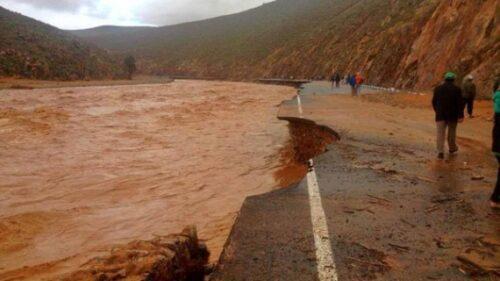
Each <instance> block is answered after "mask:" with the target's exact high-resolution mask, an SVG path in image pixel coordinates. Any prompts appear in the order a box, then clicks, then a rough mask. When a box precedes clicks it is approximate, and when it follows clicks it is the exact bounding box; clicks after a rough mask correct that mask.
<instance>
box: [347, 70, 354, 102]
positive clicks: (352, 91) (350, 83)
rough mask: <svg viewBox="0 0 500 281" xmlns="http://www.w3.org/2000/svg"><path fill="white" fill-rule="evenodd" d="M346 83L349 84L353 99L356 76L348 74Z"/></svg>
mask: <svg viewBox="0 0 500 281" xmlns="http://www.w3.org/2000/svg"><path fill="white" fill-rule="evenodd" d="M347 83H349V85H350V86H351V95H352V96H353V97H355V96H356V76H355V75H351V74H349V79H348V81H347Z"/></svg>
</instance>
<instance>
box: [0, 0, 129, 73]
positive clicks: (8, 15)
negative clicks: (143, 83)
mask: <svg viewBox="0 0 500 281" xmlns="http://www.w3.org/2000/svg"><path fill="white" fill-rule="evenodd" d="M117 62H119V61H118V60H115V59H113V58H112V57H111V56H110V54H108V52H106V51H104V50H101V49H99V48H97V47H94V46H92V45H90V44H88V43H84V42H82V40H81V39H79V38H77V37H75V36H73V35H71V34H70V33H67V32H65V31H62V30H59V29H57V28H55V27H52V26H50V25H47V24H44V23H42V22H39V21H36V20H33V19H31V18H28V17H25V16H23V15H21V14H18V13H14V12H11V11H9V10H6V9H4V8H2V7H0V76H20V77H26V78H34V79H58V80H76V79H105V78H114V77H116V76H118V75H120V72H121V65H120V64H118V63H117Z"/></svg>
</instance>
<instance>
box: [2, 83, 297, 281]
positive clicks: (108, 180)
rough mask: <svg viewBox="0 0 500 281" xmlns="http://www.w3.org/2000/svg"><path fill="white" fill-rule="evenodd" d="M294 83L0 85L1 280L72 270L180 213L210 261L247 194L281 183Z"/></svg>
mask: <svg viewBox="0 0 500 281" xmlns="http://www.w3.org/2000/svg"><path fill="white" fill-rule="evenodd" d="M294 94H295V90H294V89H292V88H286V87H276V86H264V85H254V84H243V83H226V82H203V81H196V82H195V81H179V82H174V83H171V84H168V85H138V86H116V87H85V88H65V89H36V90H4V91H2V92H1V99H2V105H1V107H0V151H1V152H0V205H1V208H0V232H1V234H0V237H1V238H0V279H10V278H14V279H15V278H18V279H26V280H39V279H40V278H43V277H53V276H55V275H58V274H62V273H68V272H73V271H74V270H75V269H77V268H78V267H79V266H80V265H82V264H84V263H85V262H86V261H88V260H89V259H91V258H93V257H96V256H101V255H103V254H105V253H107V252H108V250H109V249H111V248H112V247H113V246H114V245H118V244H126V243H129V242H130V241H134V240H150V239H152V238H153V236H154V235H167V234H169V233H178V232H179V231H180V230H181V229H182V228H183V227H184V226H186V225H188V224H193V225H196V226H197V227H198V230H199V237H200V239H202V240H204V241H205V242H206V244H207V246H208V248H209V249H210V251H211V253H212V254H211V259H212V261H215V260H216V259H217V258H218V256H219V254H220V251H221V248H222V246H223V244H224V242H225V240H226V237H227V235H228V233H229V231H230V228H231V225H232V222H233V220H234V218H235V216H236V213H237V212H238V210H239V209H240V206H241V204H242V202H243V200H244V198H245V197H246V196H249V195H255V194H260V193H264V192H267V191H269V190H272V189H273V188H278V186H279V183H278V182H277V181H276V180H275V178H274V173H275V172H276V171H277V170H279V168H280V167H281V165H282V164H283V163H282V162H280V153H281V150H282V149H283V147H284V145H285V144H286V143H287V141H288V139H289V133H288V128H287V123H286V122H283V121H279V120H276V112H277V108H276V106H277V105H278V104H279V103H280V102H281V101H282V100H285V99H288V98H290V97H291V96H292V95H294ZM21 269H22V270H21Z"/></svg>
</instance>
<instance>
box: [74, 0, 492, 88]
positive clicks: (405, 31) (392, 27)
mask: <svg viewBox="0 0 500 281" xmlns="http://www.w3.org/2000/svg"><path fill="white" fill-rule="evenodd" d="M498 9H499V8H498V1H497V0H484V1H464V0H446V1H440V0H411V1H408V0H404V1H403V0H362V1H357V0H277V1H275V2H271V3H268V4H265V5H263V6H261V7H258V8H255V9H252V10H249V11H246V12H243V13H239V14H235V15H230V16H224V17H219V18H215V19H210V20H205V21H200V22H193V23H187V24H181V25H175V26H167V27H159V28H140V29H138V28H126V27H125V28H124V27H122V28H118V27H101V28H97V29H91V30H84V31H77V32H75V34H76V35H78V36H82V37H84V38H86V39H87V40H89V41H91V42H94V43H96V44H98V45H100V46H101V47H104V48H107V49H110V50H114V51H118V52H132V53H135V55H136V56H138V57H139V58H140V59H139V64H140V68H141V70H142V71H143V72H155V73H167V74H172V75H189V76H205V77H207V76H210V77H220V78H230V79H253V78H257V77H289V76H294V77H301V78H309V77H314V76H327V75H329V73H330V72H331V70H332V69H334V68H335V69H340V70H341V71H343V72H355V71H362V72H363V73H365V75H366V76H367V77H368V80H369V81H370V82H371V83H376V84H385V85H396V86H398V87H402V88H417V89H428V88H430V87H432V86H433V85H434V84H436V83H438V82H439V81H440V80H441V77H442V74H443V72H444V71H446V70H453V71H456V72H457V73H458V74H459V75H460V78H461V77H462V76H464V75H466V74H468V73H473V74H475V75H476V76H478V79H479V82H480V88H481V90H482V91H483V92H486V93H487V92H488V91H487V90H486V89H488V90H489V88H490V87H491V83H492V82H491V80H492V79H493V78H494V76H495V73H494V72H495V71H497V69H498V66H499V64H498V62H499V61H500V60H499V58H500V57H499V56H500V54H499V53H500V52H499V49H500V42H499V38H500V29H499V25H498V20H499V19H498V15H499V13H498Z"/></svg>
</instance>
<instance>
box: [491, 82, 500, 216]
mask: <svg viewBox="0 0 500 281" xmlns="http://www.w3.org/2000/svg"><path fill="white" fill-rule="evenodd" d="M499 84H500V80H499V79H497V81H496V83H495V87H494V93H493V106H494V110H495V124H494V125H493V147H492V150H493V154H495V157H496V158H497V161H498V163H499V167H498V175H497V184H496V186H495V190H494V191H493V194H492V195H491V198H490V205H491V207H492V208H495V209H500V90H499V89H498V88H499Z"/></svg>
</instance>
